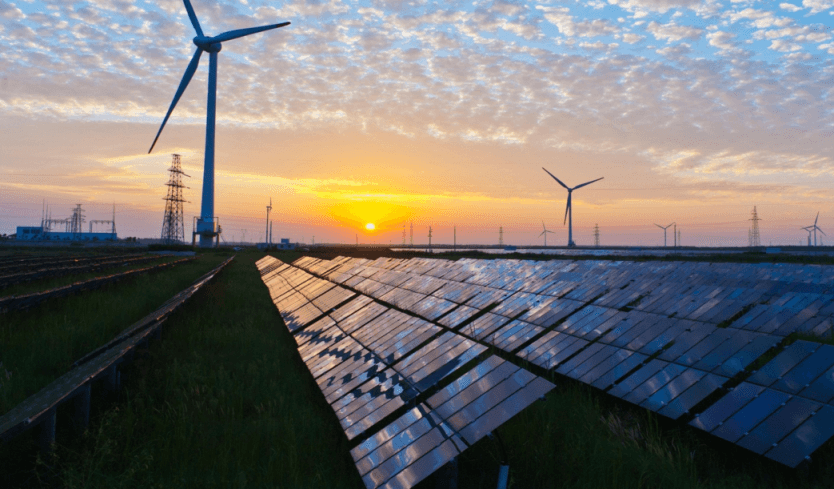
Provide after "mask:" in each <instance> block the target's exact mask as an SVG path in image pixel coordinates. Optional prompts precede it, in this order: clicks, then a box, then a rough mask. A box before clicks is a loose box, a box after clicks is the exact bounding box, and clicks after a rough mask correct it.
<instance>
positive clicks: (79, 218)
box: [69, 204, 84, 234]
mask: <svg viewBox="0 0 834 489" xmlns="http://www.w3.org/2000/svg"><path fill="white" fill-rule="evenodd" d="M82 212H84V209H82V208H81V204H76V205H75V209H73V210H72V217H71V218H70V225H69V228H70V229H69V232H71V233H74V234H81V233H83V232H84V230H83V229H82V227H81V226H82V225H83V224H84V214H82Z"/></svg>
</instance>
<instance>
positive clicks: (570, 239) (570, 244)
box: [542, 167, 605, 248]
mask: <svg viewBox="0 0 834 489" xmlns="http://www.w3.org/2000/svg"><path fill="white" fill-rule="evenodd" d="M542 170H544V171H545V172H547V174H548V175H550V176H551V177H553V179H554V180H556V181H557V182H559V185H561V186H563V187H565V189H566V190H567V191H568V205H567V207H565V220H566V221H568V248H573V247H574V246H576V243H574V242H573V208H572V207H571V205H570V196H571V193H572V192H573V191H574V190H576V189H579V188H582V187H584V186H585V185H590V184H592V183H594V182H598V181H600V180H602V179H603V178H605V177H599V178H597V179H596V180H591V181H590V182H585V183H583V184H582V185H577V186H576V187H573V188H570V187H568V186H567V185H565V184H564V183H562V181H561V180H559V179H558V178H556V177H555V176H554V175H553V174H552V173H550V172H549V171H547V169H546V168H544V167H542ZM563 224H564V223H563Z"/></svg>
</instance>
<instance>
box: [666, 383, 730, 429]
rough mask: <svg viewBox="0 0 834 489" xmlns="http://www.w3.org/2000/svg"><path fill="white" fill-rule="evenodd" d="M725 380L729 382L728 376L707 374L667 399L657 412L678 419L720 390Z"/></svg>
mask: <svg viewBox="0 0 834 489" xmlns="http://www.w3.org/2000/svg"><path fill="white" fill-rule="evenodd" d="M725 382H727V378H726V377H721V376H719V375H715V374H706V375H705V376H703V377H701V379H700V380H698V381H697V382H696V383H694V384H692V385H691V386H689V387H688V388H687V389H686V390H684V391H683V392H682V393H678V395H676V396H670V398H669V400H668V401H666V405H665V406H664V407H662V408H660V409H659V410H658V411H657V412H658V413H659V414H662V415H663V416H666V417H669V418H672V419H678V418H680V417H681V416H683V415H684V414H689V411H690V410H691V409H692V408H693V407H695V406H696V405H697V404H698V403H699V402H701V401H703V400H704V399H706V397H707V396H709V395H712V394H713V393H714V392H716V391H718V389H720V388H721V386H722V385H723V384H724V383H725Z"/></svg>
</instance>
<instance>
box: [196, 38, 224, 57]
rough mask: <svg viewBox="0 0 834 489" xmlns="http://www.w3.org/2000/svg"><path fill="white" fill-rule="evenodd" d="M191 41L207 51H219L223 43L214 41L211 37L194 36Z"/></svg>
mask: <svg viewBox="0 0 834 489" xmlns="http://www.w3.org/2000/svg"><path fill="white" fill-rule="evenodd" d="M192 42H194V45H195V46H197V47H198V48H200V49H202V50H203V51H205V52H207V53H219V52H220V50H221V49H223V45H222V44H220V43H219V42H216V41H215V40H214V38H213V37H206V36H195V37H194V39H193V41H192Z"/></svg>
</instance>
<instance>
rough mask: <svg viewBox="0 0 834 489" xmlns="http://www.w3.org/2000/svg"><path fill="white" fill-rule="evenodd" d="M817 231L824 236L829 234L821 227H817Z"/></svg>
mask: <svg viewBox="0 0 834 489" xmlns="http://www.w3.org/2000/svg"><path fill="white" fill-rule="evenodd" d="M817 231H819V232H821V233H822V234H823V236H828V235H827V234H825V232H823V230H822V229H820V228H817Z"/></svg>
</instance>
